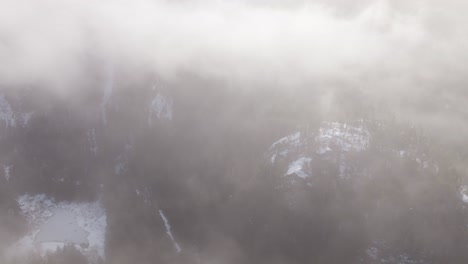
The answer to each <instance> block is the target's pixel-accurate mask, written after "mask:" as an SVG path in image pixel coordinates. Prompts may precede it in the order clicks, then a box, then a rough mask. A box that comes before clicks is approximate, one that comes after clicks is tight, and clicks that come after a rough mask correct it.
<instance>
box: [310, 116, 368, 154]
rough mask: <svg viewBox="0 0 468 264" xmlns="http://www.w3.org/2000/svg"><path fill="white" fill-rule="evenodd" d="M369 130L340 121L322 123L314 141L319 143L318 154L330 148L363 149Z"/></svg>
mask: <svg viewBox="0 0 468 264" xmlns="http://www.w3.org/2000/svg"><path fill="white" fill-rule="evenodd" d="M369 140H370V134H369V132H368V131H367V130H366V129H365V128H364V127H363V126H351V125H347V124H341V123H336V122H335V123H323V125H322V127H321V128H320V129H319V134H318V135H317V136H316V138H315V141H316V142H318V143H319V148H318V150H317V153H318V154H324V153H327V152H329V151H331V150H335V149H336V150H339V151H342V152H349V151H356V152H359V151H363V150H365V149H367V148H368V146H369Z"/></svg>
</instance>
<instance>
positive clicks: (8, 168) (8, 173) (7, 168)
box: [3, 165, 13, 181]
mask: <svg viewBox="0 0 468 264" xmlns="http://www.w3.org/2000/svg"><path fill="white" fill-rule="evenodd" d="M11 167H13V165H3V174H4V176H5V180H6V181H10V178H11Z"/></svg>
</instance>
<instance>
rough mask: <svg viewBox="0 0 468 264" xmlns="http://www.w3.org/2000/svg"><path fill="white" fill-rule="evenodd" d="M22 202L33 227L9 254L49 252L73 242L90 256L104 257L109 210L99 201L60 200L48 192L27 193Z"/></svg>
mask: <svg viewBox="0 0 468 264" xmlns="http://www.w3.org/2000/svg"><path fill="white" fill-rule="evenodd" d="M18 203H19V205H20V208H21V211H22V213H23V215H24V217H25V218H26V220H27V221H28V223H29V228H30V229H29V232H28V234H27V235H26V236H24V237H23V238H21V239H20V240H19V241H17V242H16V243H15V244H13V245H12V246H11V247H10V248H9V249H8V250H7V256H8V257H11V258H18V257H21V256H25V255H27V254H29V253H39V254H41V255H45V254H46V253H47V252H51V251H52V252H53V251H56V250H57V248H60V247H63V246H64V245H66V244H72V245H75V247H76V248H77V249H79V250H80V251H81V252H82V253H83V254H84V255H86V256H87V257H88V258H89V259H90V260H92V259H96V258H98V257H101V258H104V244H105V230H106V213H105V210H104V208H103V207H102V206H101V204H100V203H99V202H93V203H71V202H60V203H58V202H55V201H54V200H53V199H51V198H49V197H47V196H46V195H35V196H29V195H23V196H20V197H19V198H18Z"/></svg>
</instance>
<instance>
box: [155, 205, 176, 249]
mask: <svg viewBox="0 0 468 264" xmlns="http://www.w3.org/2000/svg"><path fill="white" fill-rule="evenodd" d="M159 215H160V216H161V219H162V220H163V221H164V225H165V226H166V234H167V235H168V236H169V238H170V239H171V240H172V243H173V244H174V247H175V249H176V251H177V253H180V252H181V251H182V248H181V247H180V245H179V244H178V243H177V242H176V240H175V238H174V236H173V235H172V231H171V225H170V224H169V220H167V218H166V216H165V215H164V212H163V211H162V210H159Z"/></svg>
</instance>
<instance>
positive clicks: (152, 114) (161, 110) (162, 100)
mask: <svg viewBox="0 0 468 264" xmlns="http://www.w3.org/2000/svg"><path fill="white" fill-rule="evenodd" d="M172 105H173V101H172V98H170V97H167V96H165V95H162V94H160V93H158V94H157V95H156V97H155V98H154V99H153V100H152V101H151V105H150V108H149V114H148V125H149V126H152V125H153V119H154V118H157V119H166V120H172Z"/></svg>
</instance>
